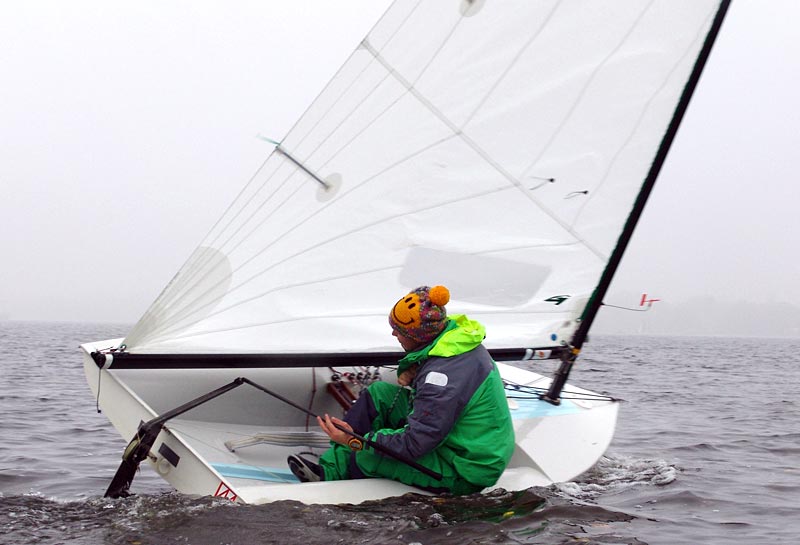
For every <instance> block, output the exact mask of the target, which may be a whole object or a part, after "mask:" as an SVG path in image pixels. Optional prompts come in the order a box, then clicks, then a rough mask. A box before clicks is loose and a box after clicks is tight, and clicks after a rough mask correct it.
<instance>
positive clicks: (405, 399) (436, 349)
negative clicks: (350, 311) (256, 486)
mask: <svg viewBox="0 0 800 545" xmlns="http://www.w3.org/2000/svg"><path fill="white" fill-rule="evenodd" d="M449 300H450V292H449V291H448V289H447V288H446V287H444V286H435V287H432V288H429V287H427V286H421V287H419V288H417V289H415V290H413V291H411V292H410V293H408V294H407V295H405V296H404V297H402V298H401V299H400V300H399V301H397V303H396V304H395V305H394V306H393V307H392V309H391V311H390V312H389V324H390V325H391V327H392V334H393V335H394V336H395V337H396V338H397V340H398V342H399V343H400V346H402V347H403V350H405V352H406V355H405V357H404V358H403V359H401V360H400V362H399V365H398V369H397V382H398V384H397V385H396V384H391V383H388V382H374V383H372V384H371V385H370V386H369V387H368V388H367V389H366V390H365V391H364V392H362V395H361V396H360V397H359V398H358V400H357V401H356V402H355V403H354V405H353V407H352V408H351V409H350V410H349V411H348V412H347V414H346V415H345V417H344V419H339V418H335V417H332V416H330V415H327V414H326V415H325V417H324V418H321V417H317V420H318V422H319V425H320V427H321V428H322V430H323V431H324V432H325V433H326V434H327V435H328V436H329V437H330V438H331V445H332V446H331V448H329V449H328V450H327V451H326V452H325V453H324V454H323V455H322V456H321V457H320V458H319V463H315V462H313V461H311V460H309V459H308V458H306V457H304V456H301V455H292V456H290V457H289V459H288V462H289V467H290V468H291V470H292V472H293V473H294V474H295V475H296V476H297V477H298V478H299V479H300V480H301V481H304V482H307V481H319V480H326V481H334V480H342V479H361V478H369V477H383V478H388V479H394V480H397V481H400V482H402V483H405V484H408V485H411V486H416V487H419V488H422V489H425V490H428V491H432V492H451V493H454V494H471V493H474V492H478V491H480V490H482V489H484V488H485V487H487V486H492V485H494V484H495V483H496V482H497V480H498V478H499V477H500V475H501V474H502V473H503V470H504V469H505V467H506V465H507V464H508V461H509V459H510V458H511V454H512V452H513V450H514V429H513V426H512V422H511V415H510V413H509V409H508V403H507V401H506V397H505V393H504V390H503V382H502V379H501V378H500V373H499V372H498V370H497V366H496V365H495V363H494V361H492V358H491V356H490V355H489V353H488V352H487V350H486V348H484V346H483V345H482V344H481V342H482V341H483V339H484V337H485V329H484V327H483V326H482V325H481V324H480V323H478V322H476V321H474V320H470V319H469V318H467V317H466V316H464V315H451V316H450V317H448V316H447V311H446V310H445V305H446V304H447V303H448V302H449ZM406 387H408V388H406ZM335 424H338V425H339V426H340V427H341V428H344V429H346V430H351V431H355V432H356V433H357V434H359V435H361V436H363V437H364V438H366V439H368V440H370V441H374V442H375V443H378V444H379V445H380V447H382V449H381V450H388V451H391V452H393V453H396V454H398V455H399V458H400V459H403V458H405V459H407V460H413V461H414V462H416V463H417V464H419V465H421V466H423V467H425V468H429V469H430V470H432V471H433V472H435V473H439V474H441V476H442V478H441V480H439V479H435V478H434V477H431V476H429V475H426V474H424V473H422V472H421V471H420V470H418V469H415V468H413V467H410V466H409V465H408V464H407V463H404V462H402V461H399V460H398V459H397V458H396V457H394V456H387V455H385V454H383V453H382V452H380V451H378V450H376V449H374V448H373V447H371V446H370V445H369V443H366V444H365V443H364V442H362V441H361V440H359V439H358V438H356V437H354V436H353V435H350V434H348V433H346V432H345V431H342V430H341V429H339V428H337V427H336V426H335Z"/></svg>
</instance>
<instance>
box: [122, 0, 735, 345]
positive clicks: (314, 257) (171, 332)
mask: <svg viewBox="0 0 800 545" xmlns="http://www.w3.org/2000/svg"><path fill="white" fill-rule="evenodd" d="M719 6H720V1H719V0H652V1H650V2H648V3H646V4H643V3H642V2H640V1H638V0H615V1H613V2H611V1H608V2H605V1H600V2H598V1H586V0H568V1H555V0H552V1H542V2H530V1H528V0H504V1H503V2H492V1H487V2H482V3H481V5H480V6H473V7H472V8H469V9H466V10H462V7H461V5H460V3H459V2H456V1H449V0H448V1H442V0H414V1H411V0H398V1H397V2H395V3H394V4H392V6H391V7H390V8H389V10H387V12H386V14H384V16H383V17H382V18H381V19H380V21H379V22H378V23H377V25H376V26H375V28H373V29H372V31H370V33H369V34H368V35H367V36H366V37H365V38H364V40H363V41H362V42H361V44H360V45H359V46H358V47H357V48H356V50H355V51H354V52H353V53H352V54H351V55H350V57H349V58H348V59H347V60H346V61H345V64H344V65H343V66H342V68H341V69H340V70H339V72H337V74H336V75H335V76H334V77H333V79H332V80H331V81H330V82H329V83H328V85H326V86H325V88H324V89H323V91H322V92H321V93H320V94H319V95H318V96H317V98H316V99H315V100H314V102H313V103H312V104H311V106H310V107H309V109H308V110H307V111H306V112H305V113H304V114H303V115H302V116H301V118H300V119H299V120H298V121H297V123H296V124H295V125H294V126H293V127H292V129H291V130H290V131H289V133H288V134H286V135H285V136H284V138H281V139H280V148H281V150H283V151H285V152H286V153H288V154H290V155H291V157H294V158H296V160H297V161H298V162H299V163H300V164H301V166H302V167H303V168H305V169H307V170H308V172H312V173H314V175H315V176H317V177H318V178H319V180H321V181H323V182H325V183H328V181H329V180H330V181H331V188H332V190H331V191H327V192H326V191H325V190H324V189H321V188H320V187H319V185H318V184H316V183H309V181H310V179H309V177H308V174H307V173H306V172H304V171H303V168H300V167H298V165H296V164H294V163H292V162H291V161H290V160H289V159H288V158H287V157H285V156H282V155H281V152H280V150H278V151H273V152H272V153H271V154H270V155H269V157H268V158H267V160H266V161H265V162H264V164H263V165H262V166H261V167H260V168H259V170H258V172H257V173H256V175H254V176H253V178H252V179H251V180H250V181H249V182H248V184H247V185H246V186H245V188H244V189H243V190H242V191H241V192H240V195H239V197H238V198H237V201H236V202H235V203H233V204H232V205H231V206H230V207H228V209H227V210H226V212H225V214H224V215H223V217H222V218H221V219H220V220H219V221H218V222H217V223H216V224H215V225H214V227H212V229H211V230H210V231H209V233H208V235H207V236H206V237H205V239H204V241H203V242H202V243H201V245H200V247H198V249H197V250H196V251H195V252H194V253H193V254H192V256H191V257H190V259H189V261H188V262H187V263H186V265H185V266H184V267H183V268H182V269H181V270H180V271H179V272H178V274H177V275H176V277H175V278H174V279H173V281H172V282H171V283H170V284H169V286H168V287H167V288H166V289H165V290H164V292H163V293H162V294H161V296H159V298H158V299H157V300H156V301H155V302H154V304H153V305H152V306H151V307H150V309H148V311H147V312H146V313H145V316H144V317H143V318H142V319H141V320H140V321H139V323H137V325H136V326H135V327H134V329H133V330H132V331H131V333H130V334H129V335H128V337H127V338H126V339H125V344H126V345H127V347H128V349H129V350H130V352H131V353H141V354H145V353H149V354H154V353H181V352H191V353H202V352H210V353H215V354H216V353H232V354H233V353H241V352H247V353H251V352H253V353H256V352H257V353H265V354H269V353H274V354H280V353H294V352H302V351H306V352H312V353H325V352H331V353H340V352H348V351H352V352H364V351H367V352H369V351H375V350H381V349H391V348H393V347H392V344H391V343H392V341H393V340H392V339H391V338H390V336H389V334H388V329H387V327H388V326H387V324H386V319H385V316H386V313H387V312H388V308H389V307H390V306H391V304H392V303H393V301H394V300H395V299H396V298H397V297H398V294H402V293H405V291H407V290H409V289H412V288H414V287H415V285H414V284H416V283H418V284H428V285H434V284H437V283H444V284H446V285H448V286H449V287H450V288H451V294H452V300H451V303H450V305H449V308H450V309H451V310H450V311H451V312H457V313H461V312H463V313H467V314H470V315H475V316H478V317H480V319H481V320H482V321H484V322H485V326H486V329H487V332H488V334H487V340H486V344H487V346H489V347H492V348H495V349H503V348H511V347H518V346H554V345H555V346H558V345H561V344H562V343H567V342H569V340H570V339H571V338H572V336H573V334H574V333H575V331H576V328H577V327H578V324H579V323H580V318H581V316H582V315H583V314H584V311H585V309H586V305H587V302H588V301H589V300H590V298H591V296H592V294H593V293H595V291H596V288H597V285H598V282H599V281H600V280H601V277H602V276H603V271H604V270H607V264H608V263H609V260H610V259H612V256H613V253H614V250H615V247H616V246H617V242H618V239H619V237H620V233H621V232H622V231H623V229H624V228H625V225H626V222H627V221H628V217H629V215H630V214H631V210H632V209H633V208H634V206H635V203H636V200H637V195H639V194H640V191H641V188H642V186H643V184H645V183H649V182H647V180H648V179H649V178H648V177H649V176H650V174H649V173H650V171H651V166H652V164H653V162H654V161H658V160H659V159H658V154H659V153H660V152H659V149H660V147H661V145H662V142H663V138H664V135H665V133H667V132H668V131H669V130H671V129H670V126H671V122H672V119H673V113H674V112H675V109H676V108H677V107H678V106H679V103H680V101H681V96H682V93H683V90H684V87H685V86H686V84H687V81H688V80H689V79H690V77H692V71H693V67H694V65H695V61H696V59H697V58H698V56H700V55H701V54H702V51H703V44H704V41H705V37H706V36H707V35H708V33H709V31H710V30H711V27H712V21H713V18H714V14H715V13H717V10H718V8H719ZM333 180H335V183H334V182H333ZM334 186H335V188H334ZM319 191H322V193H320V192H319ZM418 284H417V285H418Z"/></svg>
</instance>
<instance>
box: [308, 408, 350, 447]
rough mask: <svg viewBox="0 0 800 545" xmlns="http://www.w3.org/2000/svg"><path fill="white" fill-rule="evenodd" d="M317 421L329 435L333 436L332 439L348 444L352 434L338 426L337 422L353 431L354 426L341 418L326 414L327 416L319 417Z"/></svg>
mask: <svg viewBox="0 0 800 545" xmlns="http://www.w3.org/2000/svg"><path fill="white" fill-rule="evenodd" d="M317 422H318V423H319V427H320V428H322V431H324V432H325V433H326V434H327V435H328V437H330V438H331V441H334V442H336V443H339V444H340V445H347V442H348V441H349V440H350V438H351V437H353V436H352V435H350V434H348V433H346V432H344V431H342V430H340V429H339V428H337V427H336V424H338V425H339V426H341V427H342V428H344V429H346V430H349V431H353V428H352V427H351V426H350V424H348V423H347V422H345V421H344V420H342V419H340V418H336V417H335V416H330V415H327V414H326V415H325V418H324V419H323V418H322V417H319V416H318V417H317Z"/></svg>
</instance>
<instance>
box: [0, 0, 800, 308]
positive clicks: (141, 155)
mask: <svg viewBox="0 0 800 545" xmlns="http://www.w3.org/2000/svg"><path fill="white" fill-rule="evenodd" d="M388 3H389V2H388V0H381V1H377V0H347V1H344V0H338V1H337V2H330V1H328V0H315V1H310V0H304V1H303V2H299V1H296V2H278V1H253V2H241V1H239V2H225V3H223V2H198V1H194V2H189V1H185V2H174V1H173V2H155V1H150V2H148V1H137V2H101V1H95V2H91V1H72V2H61V1H57V0H56V1H52V2H44V1H39V0H32V1H27V2H2V3H0V73H2V74H3V85H2V86H0V120H1V122H0V131H1V132H2V140H1V141H0V187H2V199H0V214H2V218H3V219H2V221H3V229H2V231H0V251H1V252H2V255H3V256H4V259H3V266H2V267H0V317H7V318H13V319H41V320H83V321H121V322H133V321H136V320H137V319H138V318H139V316H140V315H141V314H142V312H144V310H145V309H146V308H147V306H148V305H149V304H150V303H151V302H152V300H153V299H154V298H155V297H156V296H157V295H158V293H159V292H160V291H161V289H162V288H163V287H164V286H165V285H166V283H167V282H168V281H169V280H170V278H171V277H172V275H173V274H174V273H175V272H176V271H177V269H178V268H179V267H180V265H181V264H182V263H183V262H184V261H185V259H186V258H187V257H188V255H189V254H190V253H191V251H192V250H193V249H194V247H195V246H196V245H197V243H198V242H199V241H200V239H201V238H202V236H203V235H204V234H205V233H206V231H207V230H208V229H209V228H210V227H211V225H212V224H213V223H214V221H215V220H216V219H217V218H218V217H219V216H220V215H221V213H222V211H223V210H224V209H225V207H226V206H227V204H228V203H229V202H230V201H231V200H232V199H233V197H234V196H235V195H236V194H237V192H238V191H239V189H240V188H241V187H242V186H243V185H244V183H245V182H246V181H247V180H248V179H249V177H250V176H251V175H252V173H253V172H254V171H255V170H256V168H257V167H258V166H259V165H260V163H261V162H262V161H263V159H264V158H265V157H266V156H267V154H268V153H269V152H270V150H271V148H270V147H269V145H268V144H266V143H265V142H262V141H260V140H258V139H257V138H256V135H257V134H259V133H261V134H263V135H265V136H269V137H272V138H275V139H279V138H281V137H282V136H283V134H284V133H285V132H286V131H287V130H288V128H289V127H290V126H291V124H292V122H293V121H294V120H295V119H296V118H297V116H299V115H300V113H302V111H303V110H304V109H305V107H306V106H307V105H308V103H309V102H310V101H311V100H312V99H313V97H314V96H315V95H316V93H317V92H318V91H319V90H320V88H321V86H322V85H323V84H324V83H325V82H326V81H327V80H328V78H329V77H330V76H331V75H333V73H334V72H335V70H336V69H337V68H338V67H339V65H340V64H341V62H343V60H344V59H345V57H346V56H347V55H348V54H349V52H350V51H351V50H352V49H353V47H355V45H356V44H357V42H358V41H359V40H360V39H361V37H363V35H364V34H366V32H367V31H368V29H369V28H370V27H371V25H372V23H373V22H374V21H375V20H376V19H377V17H378V16H379V15H380V13H382V12H383V10H384V9H385V7H386V6H387V5H388ZM797 20H800V2H796V1H795V0H761V1H759V0H734V2H733V6H732V8H731V11H730V13H729V16H728V18H727V20H726V24H725V26H724V28H723V32H722V34H721V35H720V37H719V40H718V42H717V45H716V47H715V50H714V53H713V55H712V58H711V60H710V63H709V65H708V67H707V69H706V73H705V75H704V77H703V80H702V81H701V85H700V87H699V89H698V91H697V93H696V95H695V98H694V100H693V102H692V105H691V107H690V110H689V113H688V115H687V118H686V120H685V122H684V124H683V126H682V128H681V131H680V133H679V135H678V139H677V141H676V144H675V146H674V147H673V150H672V152H671V154H670V157H669V159H668V162H667V165H666V166H665V169H664V171H663V175H662V177H661V179H660V181H659V183H658V184H657V186H656V189H655V191H654V193H653V195H652V198H651V202H650V204H649V205H648V207H647V209H646V211H645V215H644V218H643V221H642V224H641V227H640V229H639V231H638V232H637V234H636V235H635V239H634V241H633V245H632V247H631V248H630V250H629V252H628V254H627V255H626V260H625V262H624V264H623V267H622V270H621V271H620V273H619V276H618V278H617V281H616V282H615V286H614V291H613V293H612V294H611V297H612V298H615V300H614V301H613V302H616V303H620V304H625V303H628V304H631V303H635V301H632V300H631V298H632V297H634V296H633V295H632V294H641V293H642V292H643V291H646V292H648V293H650V294H652V295H653V296H656V297H660V298H662V299H665V300H686V299H689V298H691V297H694V296H698V295H704V294H708V295H712V296H715V297H717V298H720V299H725V300H738V299H743V300H749V301H753V302H786V303H790V304H793V305H800V285H798V281H797V279H798V278H800V257H798V255H797V253H796V252H797V249H798V248H800V229H798V228H797V223H798V221H797V219H796V218H797V213H796V212H795V207H796V206H797V203H798V200H800V189H798V186H797V183H796V179H795V178H796V174H795V169H794V168H793V164H792V163H793V159H794V155H795V149H796V148H797V146H798V144H799V143H800V129H798V126H800V114H798V110H797V107H796V105H795V102H796V97H797V96H798V95H800V61H798V59H800V39H798V38H797V37H796V29H795V26H796V21H797Z"/></svg>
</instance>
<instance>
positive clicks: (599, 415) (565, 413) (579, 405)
mask: <svg viewBox="0 0 800 545" xmlns="http://www.w3.org/2000/svg"><path fill="white" fill-rule="evenodd" d="M112 344H113V341H105V342H102V343H97V346H98V347H99V346H102V347H108V346H110V345H112ZM82 348H83V350H84V352H85V361H84V371H85V373H86V378H87V382H88V384H89V386H90V388H91V389H92V392H93V394H94V395H95V396H97V394H98V392H97V386H98V378H99V379H100V395H99V405H100V408H101V409H102V411H103V412H104V413H105V415H106V416H107V417H108V419H109V420H110V421H111V423H112V424H113V425H114V427H115V428H116V429H117V431H118V432H119V433H120V435H121V436H122V437H123V438H124V439H125V440H126V441H129V440H130V439H131V438H133V436H134V435H135V433H136V431H137V429H138V426H139V423H140V422H142V421H145V422H146V421H148V420H150V419H152V418H154V417H156V416H158V415H159V414H163V413H164V412H165V411H167V410H170V409H173V408H175V407H177V406H179V405H181V404H183V403H186V402H187V401H190V400H192V399H194V398H196V397H198V396H200V395H203V394H205V393H208V392H209V391H212V390H214V389H216V388H219V387H220V386H223V385H224V384H227V383H229V382H231V381H233V380H234V379H235V378H237V377H240V376H244V377H247V378H249V379H251V380H253V381H254V382H257V383H259V384H261V385H263V386H265V387H267V388H269V389H271V390H272V391H275V392H277V393H279V394H280V395H282V396H284V397H286V398H288V399H291V400H293V401H295V402H297V403H298V404H300V405H302V406H309V405H310V407H309V408H310V410H312V411H313V412H315V413H317V414H324V413H330V414H334V415H339V414H341V411H342V409H341V407H340V406H339V405H338V404H337V403H336V402H335V401H334V400H333V398H332V397H330V396H329V395H328V394H327V393H326V391H325V382H326V381H327V379H328V378H329V376H330V371H329V370H328V369H327V368H319V369H308V368H306V369H261V368H259V369H198V370H190V371H187V370H180V371H179V370H174V369H164V370H114V368H113V364H112V366H111V367H110V368H109V369H107V370H102V371H101V370H100V369H99V368H98V367H97V365H96V364H95V362H94V361H93V360H92V358H91V357H90V355H89V354H90V353H91V352H92V351H93V350H94V349H95V346H94V345H93V344H86V345H83V346H82ZM498 366H499V368H500V371H501V374H502V375H503V378H504V379H506V380H507V381H511V382H513V383H517V384H523V385H526V386H537V387H546V386H547V385H548V384H549V379H548V378H545V377H542V376H541V375H538V374H536V373H532V372H529V371H525V370H522V369H519V368H516V367H513V366H510V365H505V364H498ZM385 374H386V375H388V374H389V372H388V371H385ZM100 375H102V376H100ZM313 389H316V394H315V395H314V396H313V398H312V397H311V391H312V390H313ZM567 390H569V391H582V390H580V389H577V388H574V387H570V386H568V387H567ZM583 391H584V392H585V390H583ZM509 404H510V406H511V408H512V417H514V428H515V433H516V438H517V449H516V451H515V453H514V456H513V457H512V460H511V463H510V464H509V467H508V469H507V470H506V472H505V473H504V474H503V476H502V477H501V478H500V480H499V481H498V483H497V484H496V485H495V486H494V487H492V488H504V489H506V490H523V489H526V488H530V487H531V486H547V485H549V484H552V483H553V482H563V481H567V480H570V479H573V478H575V477H577V476H578V475H580V474H581V473H583V472H584V471H586V470H587V469H589V468H590V467H591V466H592V465H593V464H594V463H595V462H596V461H597V460H598V459H599V458H600V456H602V454H603V453H604V452H605V450H606V448H607V447H608V444H609V443H610V441H611V438H612V436H613V433H614V427H615V424H616V417H617V409H618V404H617V403H616V402H610V401H605V400H602V401H601V400H593V401H589V402H586V401H580V402H572V401H565V402H564V403H563V404H562V406H560V407H553V406H552V405H549V404H546V403H544V402H540V401H538V400H534V399H532V398H531V399H511V400H510V401H509ZM307 423H308V419H307V417H306V415H305V414H304V413H302V412H300V411H298V410H297V409H295V408H293V407H291V406H289V405H287V404H285V403H283V402H281V401H279V400H277V399H275V398H272V397H271V396H269V395H267V394H265V393H263V392H261V391H259V390H257V389H255V388H252V387H251V386H248V385H242V386H240V387H238V388H237V389H235V390H233V391H231V392H229V393H227V394H224V395H223V396H221V397H220V398H217V399H215V400H213V401H211V402H209V403H207V404H206V405H203V406H201V407H198V408H197V409H193V410H192V411H190V412H188V413H186V414H185V415H181V416H179V417H176V418H175V419H174V420H171V421H169V422H168V423H167V424H166V425H165V428H164V431H162V432H161V433H160V434H159V436H158V438H157V439H156V442H155V444H154V445H153V448H152V449H151V456H150V459H149V463H150V465H151V466H152V467H153V468H154V469H155V471H156V472H158V473H159V475H161V476H162V477H163V478H164V479H165V480H166V481H167V482H169V483H170V484H171V485H172V486H173V487H175V488H176V489H177V490H178V491H180V492H182V493H185V494H189V495H197V496H208V495H211V496H222V497H227V498H229V499H231V500H235V501H239V502H243V503H255V504H260V503H267V502H271V501H277V500H296V501H300V502H303V503H307V504H314V503H327V504H331V503H353V504H357V503H361V502H363V501H367V500H378V499H382V498H386V497H391V496H398V495H402V494H404V493H408V492H413V493H425V492H422V491H420V490H419V489H416V488H413V487H409V486H406V485H403V484H401V483H398V482H394V481H390V480H386V479H369V480H362V481H357V480H356V481H339V482H335V481H334V482H323V483H299V482H297V481H296V480H294V478H293V476H291V474H290V473H289V472H288V468H287V466H286V457H287V456H288V455H289V454H291V453H295V452H298V451H303V450H312V451H314V452H317V453H321V452H323V450H324V448H323V447H321V446H319V445H318V444H315V445H306V446H300V445H280V446H277V445H266V444H256V445H253V446H247V447H241V448H235V449H234V450H231V448H229V447H227V446H226V444H225V443H226V441H227V442H230V441H232V440H237V439H241V438H243V437H248V436H255V435H257V434H260V433H264V432H272V433H292V432H295V433H296V432H304V431H306V430H307V429H308V430H312V431H318V428H317V427H316V425H315V423H314V422H313V421H311V422H310V425H309V426H308V427H307ZM162 444H166V445H167V446H168V447H169V448H170V449H171V450H172V451H173V452H174V453H175V454H177V455H178V456H179V457H180V458H179V461H178V464H177V466H173V465H172V464H171V463H170V462H169V461H168V460H167V459H165V457H164V456H163V455H162V454H160V453H159V449H160V448H161V445H162ZM133 488H134V489H135V481H134V484H133Z"/></svg>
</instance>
